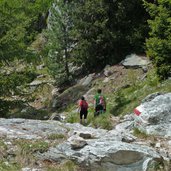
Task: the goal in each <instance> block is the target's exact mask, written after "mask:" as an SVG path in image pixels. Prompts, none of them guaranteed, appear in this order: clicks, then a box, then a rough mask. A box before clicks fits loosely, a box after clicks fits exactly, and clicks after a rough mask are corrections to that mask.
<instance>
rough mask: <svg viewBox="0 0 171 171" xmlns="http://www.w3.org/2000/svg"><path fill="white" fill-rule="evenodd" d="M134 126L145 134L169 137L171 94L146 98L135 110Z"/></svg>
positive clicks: (170, 130)
mask: <svg viewBox="0 0 171 171" xmlns="http://www.w3.org/2000/svg"><path fill="white" fill-rule="evenodd" d="M137 112H138V113H137ZM135 126H136V127H138V128H139V129H141V130H143V131H145V132H146V133H147V134H153V135H161V136H165V137H171V93H166V94H160V93H155V94H152V95H150V96H147V97H146V98H145V99H144V100H143V102H142V103H141V104H140V106H138V107H137V108H135Z"/></svg>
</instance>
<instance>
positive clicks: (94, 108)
mask: <svg viewBox="0 0 171 171" xmlns="http://www.w3.org/2000/svg"><path fill="white" fill-rule="evenodd" d="M93 103H94V109H95V108H96V99H95V98H94V101H93Z"/></svg>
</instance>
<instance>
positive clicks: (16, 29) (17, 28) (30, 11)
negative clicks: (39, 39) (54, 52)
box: [0, 0, 52, 116]
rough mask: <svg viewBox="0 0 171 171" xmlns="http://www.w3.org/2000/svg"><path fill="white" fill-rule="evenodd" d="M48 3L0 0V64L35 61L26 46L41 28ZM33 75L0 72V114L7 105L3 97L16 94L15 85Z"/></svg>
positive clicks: (29, 79)
mask: <svg viewBox="0 0 171 171" xmlns="http://www.w3.org/2000/svg"><path fill="white" fill-rule="evenodd" d="M51 2H52V0H43V1H42V0H36V1H27V0H24V1H23V0H15V1H8V0H1V1H0V49H1V52H0V66H4V65H7V66H10V64H11V63H13V62H14V61H16V59H17V60H20V59H22V60H25V61H29V62H31V61H32V62H33V61H35V58H36V57H38V56H37V55H36V54H35V53H33V52H32V51H31V50H29V46H30V45H31V43H32V42H33V41H34V39H35V37H36V35H37V33H38V32H39V31H41V30H42V29H43V28H45V26H46V19H47V12H48V7H49V5H50V4H51ZM42 23H44V24H43V25H44V26H42ZM15 67H16V66H15ZM28 68H29V67H28ZM34 78H35V75H34V73H33V72H29V71H23V72H20V73H19V72H15V71H14V73H10V74H2V73H1V72H0V102H1V103H0V115H1V116H5V115H6V113H7V111H8V109H9V108H10V106H9V105H11V103H10V102H9V100H8V99H7V97H8V98H9V96H11V95H18V94H20V91H21V90H19V87H20V86H22V85H26V84H27V83H28V82H30V81H31V80H33V79H34Z"/></svg>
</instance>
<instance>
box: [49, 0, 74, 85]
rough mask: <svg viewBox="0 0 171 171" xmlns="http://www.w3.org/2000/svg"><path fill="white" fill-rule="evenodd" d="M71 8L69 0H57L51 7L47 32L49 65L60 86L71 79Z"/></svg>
mask: <svg viewBox="0 0 171 171" xmlns="http://www.w3.org/2000/svg"><path fill="white" fill-rule="evenodd" d="M70 8H71V4H70V2H69V1H67V0H60V1H55V3H54V4H53V6H52V8H51V9H50V16H49V20H48V25H49V28H48V30H47V32H46V36H47V39H48V44H47V47H46V48H47V50H48V59H49V63H48V65H49V69H50V72H51V73H52V75H53V76H54V77H55V78H56V81H57V84H58V85H59V86H60V85H62V84H63V83H68V82H69V80H70V73H69V58H70V51H71V50H72V45H73V42H72V40H71V38H70V30H71V27H72V22H71V18H70V15H69V12H70V11H69V10H71V9H70Z"/></svg>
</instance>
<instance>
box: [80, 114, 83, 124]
mask: <svg viewBox="0 0 171 171" xmlns="http://www.w3.org/2000/svg"><path fill="white" fill-rule="evenodd" d="M82 117H83V112H82V111H80V124H82Z"/></svg>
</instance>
